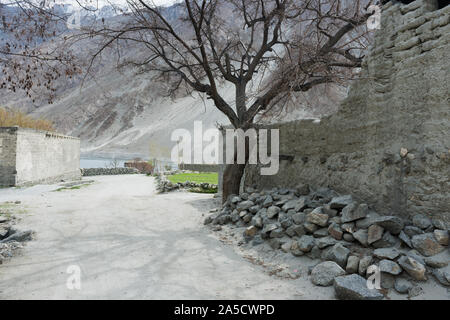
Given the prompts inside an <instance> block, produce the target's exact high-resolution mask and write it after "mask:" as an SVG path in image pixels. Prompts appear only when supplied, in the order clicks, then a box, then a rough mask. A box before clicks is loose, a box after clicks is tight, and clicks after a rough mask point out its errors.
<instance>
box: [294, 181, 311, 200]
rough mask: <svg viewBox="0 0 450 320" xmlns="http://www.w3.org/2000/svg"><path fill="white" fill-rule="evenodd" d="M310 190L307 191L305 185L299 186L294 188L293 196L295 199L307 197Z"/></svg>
mask: <svg viewBox="0 0 450 320" xmlns="http://www.w3.org/2000/svg"><path fill="white" fill-rule="evenodd" d="M309 192H310V190H309V185H307V184H303V183H302V184H299V185H298V186H297V187H296V188H295V195H296V196H297V197H299V196H307V195H308V194H309Z"/></svg>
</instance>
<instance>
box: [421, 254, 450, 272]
mask: <svg viewBox="0 0 450 320" xmlns="http://www.w3.org/2000/svg"><path fill="white" fill-rule="evenodd" d="M424 261H425V264H426V265H427V266H430V267H432V268H444V267H446V266H448V264H449V262H450V258H449V253H448V252H445V251H443V252H441V253H439V254H437V255H434V256H431V257H426V258H424Z"/></svg>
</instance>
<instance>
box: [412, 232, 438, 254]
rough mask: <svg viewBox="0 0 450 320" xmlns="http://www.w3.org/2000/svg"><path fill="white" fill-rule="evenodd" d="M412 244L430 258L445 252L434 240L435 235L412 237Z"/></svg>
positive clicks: (425, 234) (426, 234) (427, 234)
mask: <svg viewBox="0 0 450 320" xmlns="http://www.w3.org/2000/svg"><path fill="white" fill-rule="evenodd" d="M411 243H412V245H413V247H414V248H415V249H416V250H417V251H419V252H420V253H421V254H422V255H424V256H426V257H429V256H434V255H435V254H438V253H439V252H442V251H444V250H445V247H443V246H441V245H440V244H439V242H437V241H436V239H435V238H434V234H433V233H424V234H419V235H417V236H414V237H412V239H411Z"/></svg>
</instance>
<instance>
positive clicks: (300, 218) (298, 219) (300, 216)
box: [292, 212, 306, 224]
mask: <svg viewBox="0 0 450 320" xmlns="http://www.w3.org/2000/svg"><path fill="white" fill-rule="evenodd" d="M292 220H293V221H294V223H295V224H303V223H304V222H305V221H306V214H305V213H304V212H298V213H296V214H294V215H292Z"/></svg>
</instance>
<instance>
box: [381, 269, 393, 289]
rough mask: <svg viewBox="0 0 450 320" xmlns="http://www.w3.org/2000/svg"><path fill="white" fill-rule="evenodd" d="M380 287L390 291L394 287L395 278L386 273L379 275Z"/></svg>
mask: <svg viewBox="0 0 450 320" xmlns="http://www.w3.org/2000/svg"><path fill="white" fill-rule="evenodd" d="M380 280H381V281H380V286H381V287H382V288H383V289H392V288H394V286H395V276H394V275H392V274H389V273H386V272H381V274H380Z"/></svg>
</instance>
